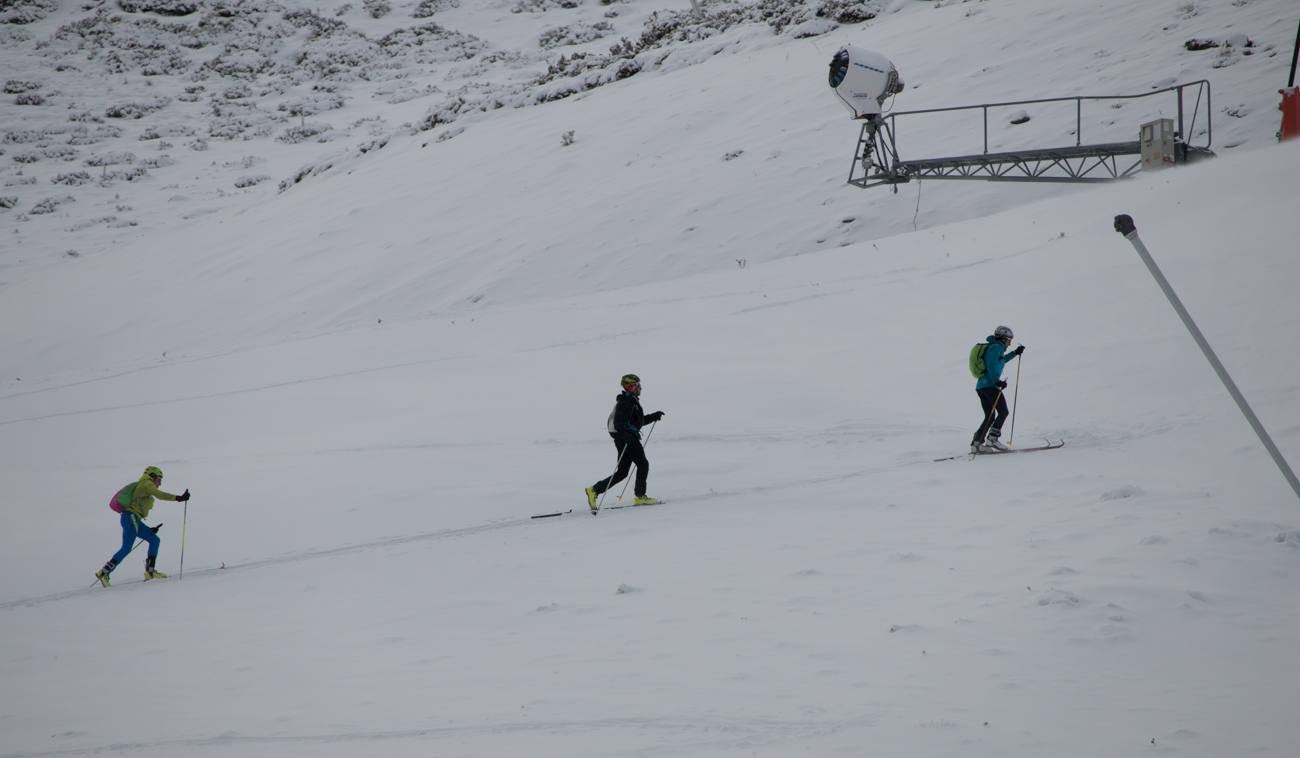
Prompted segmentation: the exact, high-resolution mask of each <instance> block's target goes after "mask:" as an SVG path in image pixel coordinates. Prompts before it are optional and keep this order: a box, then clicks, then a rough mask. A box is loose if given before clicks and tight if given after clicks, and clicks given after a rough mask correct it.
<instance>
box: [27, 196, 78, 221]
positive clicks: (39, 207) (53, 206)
mask: <svg viewBox="0 0 1300 758" xmlns="http://www.w3.org/2000/svg"><path fill="white" fill-rule="evenodd" d="M75 202H77V199H76V198H75V197H73V196H71V195H64V196H63V197H47V198H45V199H44V200H42V201H40V202H39V203H37V204H36V205H33V206H32V209H31V211H30V213H31V214H32V215H33V216H42V215H44V214H46V213H53V212H54V211H56V210H57V209H58V207H59V206H60V205H63V204H65V203H75Z"/></svg>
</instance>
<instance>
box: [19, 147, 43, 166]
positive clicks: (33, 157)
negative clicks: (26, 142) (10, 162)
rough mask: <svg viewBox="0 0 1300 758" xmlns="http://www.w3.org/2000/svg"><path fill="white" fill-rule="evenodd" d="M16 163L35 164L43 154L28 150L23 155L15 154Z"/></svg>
mask: <svg viewBox="0 0 1300 758" xmlns="http://www.w3.org/2000/svg"><path fill="white" fill-rule="evenodd" d="M13 159H14V163H35V162H37V161H39V160H40V159H41V154H40V153H38V152H36V151H34V150H27V151H24V152H21V153H14V154H13Z"/></svg>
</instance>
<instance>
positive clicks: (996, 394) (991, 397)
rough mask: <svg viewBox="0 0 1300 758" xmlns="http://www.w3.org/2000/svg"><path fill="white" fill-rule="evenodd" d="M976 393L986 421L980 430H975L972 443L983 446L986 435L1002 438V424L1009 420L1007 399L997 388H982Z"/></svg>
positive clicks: (982, 423)
mask: <svg viewBox="0 0 1300 758" xmlns="http://www.w3.org/2000/svg"><path fill="white" fill-rule="evenodd" d="M975 393H976V394H978V395H979V396H980V407H981V408H983V409H984V421H983V422H981V423H980V428H979V429H976V430H975V436H974V437H973V438H972V439H971V441H970V443H971V444H972V445H982V444H983V443H984V437H985V436H986V435H987V436H992V437H993V438H995V439H996V438H998V437H1001V436H1002V423H1003V422H1004V421H1006V420H1007V398H1006V395H1004V394H1002V390H1000V389H998V388H997V387H982V388H980V389H977V390H975ZM995 411H996V414H995Z"/></svg>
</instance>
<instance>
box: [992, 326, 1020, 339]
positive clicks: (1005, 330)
mask: <svg viewBox="0 0 1300 758" xmlns="http://www.w3.org/2000/svg"><path fill="white" fill-rule="evenodd" d="M993 336H994V337H997V338H998V339H1000V340H1010V339H1015V337H1016V335H1015V334H1014V333H1012V331H1011V327H1009V326H999V327H998V328H997V329H994V330H993Z"/></svg>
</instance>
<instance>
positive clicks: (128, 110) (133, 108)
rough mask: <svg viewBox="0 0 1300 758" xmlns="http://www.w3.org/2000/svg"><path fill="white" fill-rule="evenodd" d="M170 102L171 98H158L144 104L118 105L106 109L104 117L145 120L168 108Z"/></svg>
mask: <svg viewBox="0 0 1300 758" xmlns="http://www.w3.org/2000/svg"><path fill="white" fill-rule="evenodd" d="M170 102H171V98H167V97H157V98H154V99H152V100H146V101H143V102H129V103H117V104H115V105H110V106H108V107H107V108H105V109H104V115H105V116H108V117H109V118H144V117H145V116H146V115H148V114H150V113H153V112H154V111H160V110H162V109H163V108H166V107H167V105H168V104H169V103H170Z"/></svg>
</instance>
